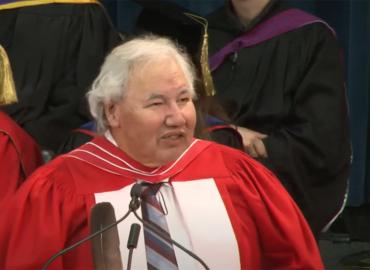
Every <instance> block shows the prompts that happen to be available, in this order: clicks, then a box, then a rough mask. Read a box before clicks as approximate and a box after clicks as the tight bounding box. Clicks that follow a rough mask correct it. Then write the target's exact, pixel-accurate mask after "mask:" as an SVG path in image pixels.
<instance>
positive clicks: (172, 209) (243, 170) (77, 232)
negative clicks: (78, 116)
mask: <svg viewBox="0 0 370 270" xmlns="http://www.w3.org/2000/svg"><path fill="white" fill-rule="evenodd" d="M194 80H195V78H194V71H193V68H192V65H191V64H190V59H189V57H188V56H187V55H185V54H184V53H183V52H182V51H181V50H180V49H179V48H178V47H176V45H175V44H174V43H173V42H171V41H170V40H168V39H166V38H159V37H155V36H146V37H141V38H136V39H133V40H131V41H129V42H126V43H125V44H123V45H120V46H118V47H117V48H116V49H115V50H113V51H112V53H111V54H110V55H108V56H107V58H106V60H105V63H104V64H103V66H102V68H101V71H100V74H99V75H98V77H97V78H96V80H95V82H94V84H93V86H92V88H91V90H90V91H89V93H88V99H89V105H90V110H91V113H92V115H93V116H94V118H95V119H96V122H97V127H98V130H99V131H100V133H101V134H102V136H99V137H97V138H95V139H94V140H92V141H91V142H89V143H87V144H85V145H83V146H81V147H80V148H77V149H76V150H74V151H72V152H70V153H68V154H65V155H62V156H60V157H58V158H56V159H55V160H53V161H51V162H50V163H48V164H47V165H46V166H44V167H43V168H42V169H40V170H38V172H36V173H35V174H33V176H32V177H31V178H30V179H29V181H27V183H26V184H25V185H24V186H23V187H22V188H21V189H20V190H19V192H18V193H17V195H16V196H15V198H14V200H13V201H11V202H9V203H8V205H7V206H6V207H5V208H6V210H5V216H6V218H5V220H6V221H4V222H1V224H0V253H1V254H2V256H1V259H0V268H1V269H27V270H29V269H40V268H41V267H42V266H43V265H45V262H46V261H47V260H48V258H50V257H51V256H52V255H53V254H56V253H57V252H58V251H60V250H62V249H64V248H66V247H68V246H70V245H72V244H74V243H75V242H77V241H79V240H81V239H83V238H84V237H86V236H87V235H88V234H89V231H90V227H91V217H90V211H91V209H92V208H93V207H94V206H95V205H97V204H98V203H100V202H110V203H111V204H112V205H113V207H114V210H115V215H116V216H117V219H118V217H121V216H123V215H124V214H125V213H126V212H127V209H128V204H129V202H130V201H131V196H130V191H131V188H132V186H133V185H134V184H135V183H146V184H147V185H150V184H155V183H160V184H161V185H160V189H159V192H158V194H159V195H158V197H160V201H161V203H162V207H163V208H165V210H166V211H165V212H166V215H165V218H166V220H167V224H168V231H169V233H170V235H171V237H172V238H173V239H175V240H176V241H178V242H179V243H181V244H182V245H183V246H184V247H185V248H187V249H188V250H191V251H192V252H193V253H195V254H196V255H197V256H198V257H200V258H201V259H202V260H203V261H204V262H205V263H206V264H207V265H208V267H209V269H315V270H316V269H323V265H322V261H321V258H320V254H319V250H318V247H317V245H316V241H315V239H314V237H313V235H312V233H311V231H310V229H309V227H308V225H307V223H306V221H305V219H304V217H303V216H302V214H301V212H300V210H299V209H298V207H297V206H296V204H295V203H294V201H293V200H292V199H291V197H290V196H289V195H288V193H287V192H286V191H285V189H284V188H283V186H282V185H281V184H280V183H279V181H278V180H277V179H276V177H275V176H274V175H273V174H272V173H271V172H270V171H269V170H267V169H266V168H265V167H263V166H262V165H261V164H259V163H258V162H257V161H254V160H253V159H252V158H250V157H249V156H248V155H246V154H245V153H243V152H241V151H238V150H235V149H232V148H229V147H227V146H223V145H219V144H216V143H213V142H209V141H204V140H199V139H195V138H194V137H193V134H194V127H195V122H196V117H195V115H196V114H195V108H194V104H193V100H194V99H195V98H196V95H195V90H194ZM140 211H141V209H139V210H138V212H137V214H138V215H139V216H140V215H141V213H140ZM133 221H135V222H138V221H137V219H136V218H135V216H134V215H129V216H128V218H127V219H125V220H124V221H123V222H122V223H120V224H119V225H118V234H119V238H120V240H121V241H120V242H121V246H120V254H121V260H122V263H123V264H124V265H125V264H126V263H127V260H128V251H127V249H126V241H125V240H126V239H127V237H128V227H129V226H130V224H131V223H132V222H133ZM144 228H145V229H144V230H142V232H141V235H140V237H139V242H138V247H137V250H136V251H135V255H134V258H133V261H132V269H152V268H148V267H147V263H148V261H149V258H148V257H147V255H146V253H145V249H146V248H147V247H145V243H146V240H147V239H146V236H145V235H143V231H145V230H150V228H149V229H148V228H146V227H145V226H144ZM144 239H145V241H144ZM91 250H92V247H91V243H90V242H88V241H86V242H84V243H83V244H82V245H79V246H77V247H76V248H74V249H72V250H70V251H68V252H66V253H65V254H63V255H62V256H59V257H58V258H56V259H55V260H54V261H52V262H51V264H50V267H49V268H48V269H92V268H93V267H94V266H93V265H94V263H93V262H94V260H93V255H92V252H91ZM174 253H175V257H176V261H177V263H176V264H177V265H173V264H171V262H169V261H165V260H166V258H164V257H160V259H158V260H157V261H156V262H154V263H155V264H157V265H155V268H153V269H164V268H162V267H161V266H160V265H164V264H165V265H167V266H170V267H171V268H170V269H202V268H201V265H200V264H199V263H198V262H197V261H196V260H194V259H193V258H191V257H190V256H188V255H187V254H185V253H184V252H182V251H181V250H180V249H178V248H177V247H175V248H174ZM158 258H159V256H158ZM150 259H152V258H150ZM108 268H109V266H108ZM43 269H45V268H43ZM166 269H167V268H166Z"/></svg>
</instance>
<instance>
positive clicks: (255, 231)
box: [219, 155, 324, 270]
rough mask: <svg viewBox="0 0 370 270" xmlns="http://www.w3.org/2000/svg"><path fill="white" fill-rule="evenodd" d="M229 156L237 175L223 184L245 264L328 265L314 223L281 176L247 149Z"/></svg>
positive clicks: (314, 269)
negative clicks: (302, 210)
mask: <svg viewBox="0 0 370 270" xmlns="http://www.w3.org/2000/svg"><path fill="white" fill-rule="evenodd" d="M234 156H235V155H234ZM225 160H226V161H227V162H228V167H229V169H230V170H231V172H232V179H231V181H224V182H223V183H224V185H222V186H223V187H221V188H219V189H220V192H221V194H222V196H223V197H224V198H227V199H226V207H227V208H228V212H229V214H230V215H231V221H232V223H233V226H234V230H235V232H236V234H237V238H239V240H240V241H239V249H240V256H241V265H242V269H269V270H272V269H290V270H294V269H297V270H298V269H306V270H309V269H312V270H319V269H324V267H323V264H322V260H321V256H320V253H319V249H318V246H317V243H316V240H315V238H314V236H313V234H312V232H311V230H310V227H309V226H308V224H307V222H306V220H305V218H304V217H303V215H302V213H301V211H300V210H299V208H298V207H297V205H296V204H295V202H294V201H293V200H292V198H291V197H290V195H289V194H288V193H287V191H286V190H285V189H284V187H283V186H282V185H281V183H280V182H279V181H278V180H277V178H276V177H275V176H274V175H273V174H272V173H271V172H270V171H269V170H268V169H266V168H265V167H263V166H262V165H261V164H259V163H258V162H256V161H255V160H253V159H252V158H250V157H248V156H246V155H245V158H243V159H240V157H239V159H235V158H233V157H232V156H230V157H226V158H225ZM227 201H229V203H228V202H227ZM238 235H239V236H238ZM251 243H253V244H252V246H251ZM253 245H254V246H253ZM258 261H259V262H260V263H258Z"/></svg>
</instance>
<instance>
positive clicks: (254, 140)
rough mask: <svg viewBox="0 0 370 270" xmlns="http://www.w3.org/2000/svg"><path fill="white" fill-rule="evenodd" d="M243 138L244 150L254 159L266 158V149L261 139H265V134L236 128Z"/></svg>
mask: <svg viewBox="0 0 370 270" xmlns="http://www.w3.org/2000/svg"><path fill="white" fill-rule="evenodd" d="M236 129H237V131H238V132H239V133H240V135H241V136H242V138H243V145H244V150H245V152H247V153H248V154H249V155H251V156H252V157H254V158H267V157H268V155H267V151H266V147H265V145H264V143H263V141H262V139H264V138H267V135H266V134H263V133H260V132H257V131H254V130H251V129H248V128H244V127H239V126H238V127H236Z"/></svg>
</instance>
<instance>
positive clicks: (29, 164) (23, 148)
mask: <svg viewBox="0 0 370 270" xmlns="http://www.w3.org/2000/svg"><path fill="white" fill-rule="evenodd" d="M42 163H43V161H42V158H41V153H40V149H39V148H38V146H37V145H36V143H35V141H34V140H33V139H32V138H31V137H30V136H29V135H28V134H27V133H26V132H25V131H24V130H23V129H22V128H20V127H19V126H18V125H17V124H16V123H15V122H14V121H13V120H12V119H11V118H9V117H8V116H7V115H6V114H5V113H3V112H0V164H1V173H0V202H1V201H2V200H3V199H4V198H5V197H6V196H8V195H11V194H13V193H15V191H16V190H17V189H18V187H19V186H20V185H21V184H22V183H23V181H24V180H25V179H26V177H27V176H29V175H30V174H31V173H32V172H33V171H34V170H35V169H36V168H37V167H38V166H40V165H41V164H42Z"/></svg>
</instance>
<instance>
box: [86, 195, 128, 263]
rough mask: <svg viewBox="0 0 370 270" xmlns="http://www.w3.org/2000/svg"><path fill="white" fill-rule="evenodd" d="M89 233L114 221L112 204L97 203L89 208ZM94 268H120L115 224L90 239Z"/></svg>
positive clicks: (119, 253) (120, 261)
mask: <svg viewBox="0 0 370 270" xmlns="http://www.w3.org/2000/svg"><path fill="white" fill-rule="evenodd" d="M90 220H91V224H90V228H91V233H94V232H97V231H98V230H101V229H102V228H104V227H106V226H108V225H110V224H112V223H114V222H116V216H115V213H114V209H113V206H112V204H110V203H108V202H103V203H98V204H96V205H95V206H94V207H93V208H92V210H91V219H90ZM92 250H93V259H94V269H95V270H103V269H110V270H122V269H123V266H122V260H121V252H120V248H119V236H118V230H117V226H114V227H112V228H111V229H109V230H107V231H105V232H103V233H102V234H101V235H100V236H97V237H95V238H94V239H93V240H92Z"/></svg>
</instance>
